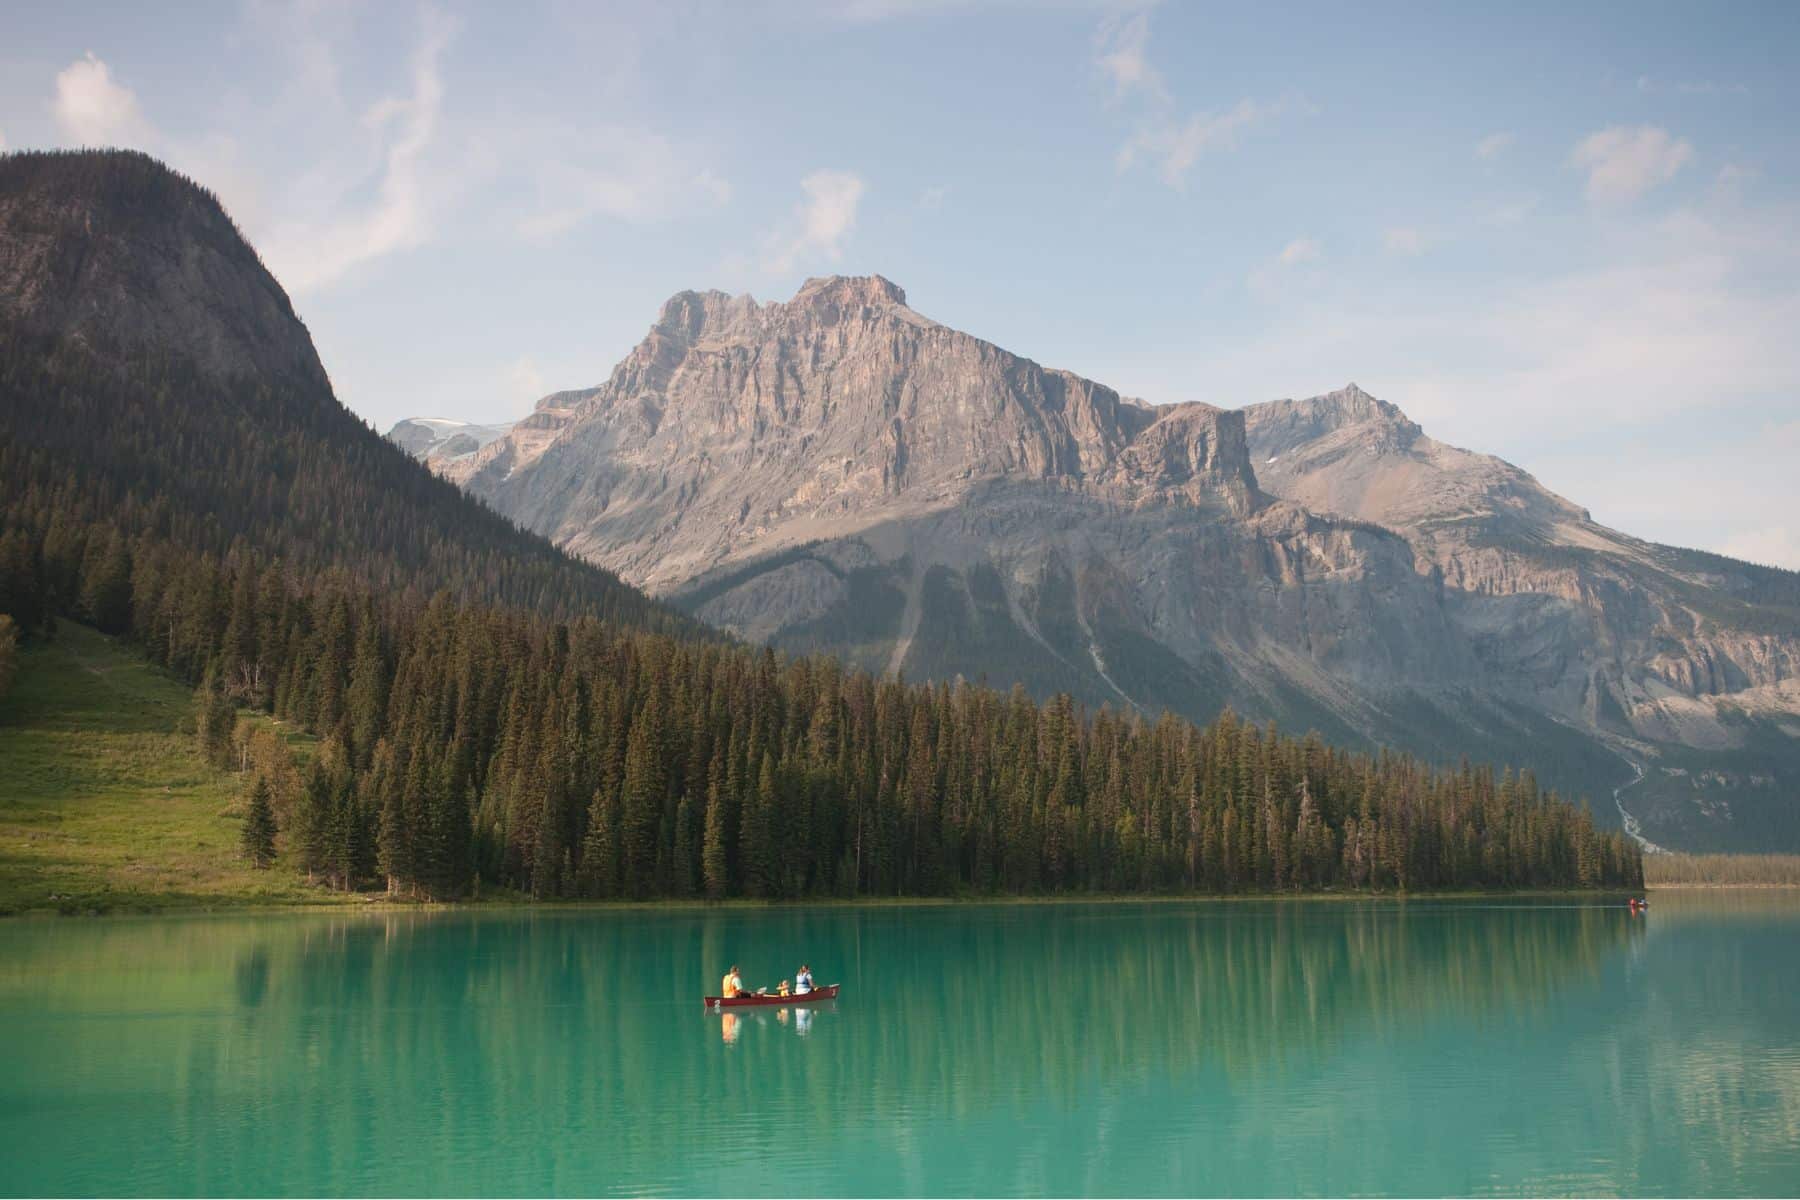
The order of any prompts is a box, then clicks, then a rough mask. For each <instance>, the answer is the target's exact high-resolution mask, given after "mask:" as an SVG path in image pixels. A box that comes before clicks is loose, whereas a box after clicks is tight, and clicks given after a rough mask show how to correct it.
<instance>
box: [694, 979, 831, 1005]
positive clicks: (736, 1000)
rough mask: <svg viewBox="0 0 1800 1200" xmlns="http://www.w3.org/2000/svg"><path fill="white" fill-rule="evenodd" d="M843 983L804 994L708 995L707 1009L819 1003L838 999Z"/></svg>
mask: <svg viewBox="0 0 1800 1200" xmlns="http://www.w3.org/2000/svg"><path fill="white" fill-rule="evenodd" d="M841 986H843V985H842V984H836V983H833V984H829V985H827V986H825V987H822V988H814V989H813V990H812V991H810V992H808V993H806V995H804V996H733V997H732V998H731V999H729V1000H727V999H725V997H723V996H708V997H707V998H706V1007H707V1011H709V1012H710V1011H713V1010H715V1009H726V1008H785V1007H787V1006H788V1005H790V1004H817V1003H818V1002H819V1001H821V1000H836V999H837V994H838V988H839V987H841Z"/></svg>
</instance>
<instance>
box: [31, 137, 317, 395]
mask: <svg viewBox="0 0 1800 1200" xmlns="http://www.w3.org/2000/svg"><path fill="white" fill-rule="evenodd" d="M74 161H75V158H74V156H64V155H55V154H18V155H13V156H10V157H8V158H6V159H5V160H4V167H3V169H4V171H5V176H6V180H5V182H6V186H5V187H4V188H0V324H5V325H6V326H8V327H9V328H11V329H14V330H18V331H21V332H25V333H28V334H41V335H44V336H47V337H67V338H71V339H73V340H75V341H77V342H79V343H81V344H84V345H86V346H88V347H90V348H95V349H98V350H100V351H102V354H101V356H100V357H101V358H102V360H105V359H106V358H108V357H109V355H108V354H107V353H106V352H107V351H111V350H114V349H118V350H127V351H136V350H145V349H149V350H153V351H155V352H157V353H163V354H168V355H170V356H171V357H176V358H182V359H185V360H187V361H190V362H192V363H193V364H195V365H196V366H198V367H199V368H200V369H201V370H203V371H205V372H207V373H209V374H212V375H216V376H220V377H225V378H230V377H245V378H252V377H254V378H259V379H265V380H266V379H275V378H282V377H289V378H299V379H303V380H304V381H306V382H308V383H313V384H317V385H319V386H321V387H328V386H329V384H328V383H327V381H326V378H325V370H324V368H323V367H322V366H321V365H320V364H319V358H318V354H317V353H316V352H315V351H314V349H313V344H312V338H311V337H310V336H308V334H307V332H306V327H305V326H304V325H302V324H301V322H300V320H299V318H298V317H297V316H296V315H295V314H294V310H293V306H292V305H291V304H289V303H288V298H287V296H286V294H285V293H283V292H282V290H281V287H280V286H279V285H278V284H277V283H276V282H275V280H274V278H273V277H272V276H270V275H269V273H268V272H267V271H265V270H263V268H262V264H261V262H259V261H258V259H257V257H256V252H255V251H253V250H252V249H251V248H250V246H249V244H248V243H247V242H245V241H244V239H243V238H242V237H240V236H239V234H238V232H237V230H236V228H235V227H234V226H233V225H232V223H231V220H230V218H229V217H227V216H226V215H225V212H224V210H223V209H222V208H220V207H219V206H218V204H217V203H216V202H215V201H213V200H212V198H211V197H210V195H208V194H207V193H205V192H204V191H203V190H202V189H200V188H199V187H197V186H195V185H194V184H192V183H190V182H188V181H187V180H184V179H182V178H180V177H179V176H177V175H175V174H174V173H173V172H171V171H169V170H168V169H167V168H165V167H163V166H162V165H161V164H159V163H157V162H156V161H155V160H154V159H151V158H149V157H147V156H145V155H142V154H138V153H136V152H133V151H124V150H115V151H106V152H103V153H90V154H85V155H82V156H80V161H79V162H78V164H77V165H75V166H71V162H74ZM75 170H79V171H84V172H87V173H90V174H91V176H92V177H93V180H94V186H92V187H87V188H72V187H70V186H69V184H68V181H69V175H70V173H71V171H75ZM96 206H99V207H101V208H103V209H104V211H103V213H98V214H97V213H96Z"/></svg>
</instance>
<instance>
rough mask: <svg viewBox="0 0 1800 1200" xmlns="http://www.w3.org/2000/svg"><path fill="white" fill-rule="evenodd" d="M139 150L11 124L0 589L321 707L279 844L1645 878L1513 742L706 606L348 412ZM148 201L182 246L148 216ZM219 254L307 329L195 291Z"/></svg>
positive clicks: (508, 871) (514, 880) (1105, 879)
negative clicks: (110, 314)
mask: <svg viewBox="0 0 1800 1200" xmlns="http://www.w3.org/2000/svg"><path fill="white" fill-rule="evenodd" d="M22 160H24V161H25V164H26V166H28V167H29V168H30V169H29V170H25V169H23V168H22V167H21V165H20V164H21V161H22ZM40 160H47V161H49V162H50V164H51V165H52V166H54V165H55V164H56V163H59V162H60V163H66V164H71V165H70V169H69V171H68V172H67V177H66V178H63V179H61V180H60V182H59V180H58V178H57V177H56V176H55V172H54V171H51V170H50V169H49V168H48V167H46V166H45V161H40ZM113 161H116V162H117V164H118V171H117V172H116V173H109V171H108V170H107V169H105V166H106V164H107V163H108V162H113ZM148 162H149V160H145V159H142V158H141V156H133V155H110V156H109V155H94V156H62V157H60V158H56V157H47V156H15V157H14V158H9V159H0V217H4V222H3V223H0V272H3V273H4V275H5V278H6V279H7V280H9V281H11V284H12V285H14V286H17V287H18V288H19V289H20V293H19V294H20V295H22V296H24V297H25V298H26V301H27V302H26V303H24V304H23V305H17V304H15V305H13V306H11V307H8V308H4V309H0V397H3V399H4V403H0V612H4V613H7V614H9V615H11V616H13V617H14V618H15V619H16V620H17V622H18V624H19V625H20V626H21V628H22V629H23V631H24V633H25V634H26V636H28V637H45V636H50V635H51V633H52V630H53V627H54V622H55V618H56V617H57V616H71V617H78V618H79V619H81V620H84V621H87V622H90V623H92V624H94V625H95V626H97V627H98V628H100V629H101V630H102V631H105V632H109V633H117V634H123V635H127V636H129V638H130V639H131V640H132V641H133V642H135V643H136V644H137V645H138V646H139V647H140V648H141V649H142V650H143V652H144V653H146V654H147V655H149V656H150V658H152V659H153V660H154V661H156V662H157V663H160V664H162V665H164V666H167V667H169V668H170V669H172V670H173V671H175V672H176V673H177V674H178V675H179V676H181V677H182V678H184V679H186V680H189V681H191V682H193V683H195V684H197V685H199V686H200V687H201V688H202V690H203V697H202V706H201V708H202V714H203V715H202V720H201V728H202V730H203V731H205V730H207V729H209V728H213V727H216V725H217V720H216V719H215V717H216V714H218V713H220V712H221V711H223V713H224V714H225V715H226V716H227V717H229V715H230V711H231V709H232V707H233V706H246V707H250V708H253V709H260V710H264V711H267V712H270V713H273V714H275V715H276V716H278V717H280V718H282V719H284V720H288V721H292V722H295V723H298V724H299V725H301V726H303V727H305V728H307V729H309V730H312V731H314V732H316V733H317V734H319V735H320V736H321V737H322V738H323V739H324V744H323V746H322V747H321V751H320V754H319V755H318V761H317V766H316V769H315V770H313V771H312V772H311V774H310V778H308V779H307V780H305V781H304V783H303V784H302V785H301V787H300V793H301V794H300V795H298V796H296V797H294V798H292V803H291V804H286V803H284V804H283V805H282V806H281V811H283V812H284V813H285V814H286V816H287V823H286V827H285V828H284V829H282V831H281V834H280V836H279V839H278V843H277V852H278V861H280V862H285V863H288V864H297V865H300V866H303V867H304V868H306V869H307V870H308V871H309V872H311V873H313V874H314V875H316V876H319V877H322V878H325V879H328V880H331V881H333V882H335V883H336V884H337V885H338V886H340V887H352V888H356V887H366V886H371V885H375V884H377V883H384V884H385V886H386V887H387V888H388V889H389V890H390V891H393V892H396V893H400V894H410V895H421V896H430V897H434V898H454V897H460V896H464V895H467V894H469V893H470V892H471V891H472V890H474V888H475V887H476V886H477V881H478V880H479V881H483V882H485V883H488V884H501V885H507V886H512V887H517V888H519V889H522V890H524V891H527V892H529V893H530V894H531V895H533V896H536V897H540V898H550V897H569V896H590V897H611V896H621V897H633V898H643V897H657V896H701V895H705V896H713V897H724V896H752V897H799V896H816V895H901V894H904V895H927V894H945V893H953V892H958V891H963V890H978V891H989V890H994V891H1006V892H1040V891H1044V892H1057V891H1074V890H1108V891H1134V890H1146V889H1181V888H1199V889H1207V890H1219V891H1236V890H1247V889H1258V890H1301V889H1316V888H1324V887H1342V888H1378V889H1393V888H1408V889H1419V888H1443V887H1454V886H1495V887H1513V886H1521V887H1522V886H1636V885H1637V884H1638V883H1639V882H1640V881H1641V866H1640V863H1639V860H1638V857H1637V853H1636V851H1635V849H1634V848H1633V847H1631V846H1630V845H1629V844H1628V843H1627V842H1626V841H1625V840H1624V838H1623V835H1619V834H1602V833H1599V832H1597V831H1596V830H1595V829H1594V827H1593V824H1592V822H1591V821H1590V820H1589V818H1588V816H1587V814H1586V813H1584V812H1582V811H1580V810H1578V809H1576V808H1573V807H1571V806H1569V805H1568V804H1566V803H1563V802H1561V801H1559V800H1557V799H1556V798H1555V797H1553V796H1546V795H1544V794H1542V793H1540V792H1539V790H1538V789H1537V787H1536V786H1535V784H1534V782H1533V781H1532V780H1531V778H1530V777H1529V776H1522V777H1514V776H1512V775H1510V774H1501V775H1499V776H1496V775H1495V774H1493V773H1492V772H1491V771H1488V770H1477V769H1474V768H1467V767H1465V768H1463V769H1461V770H1458V771H1453V772H1447V773H1446V772H1441V771H1436V770H1432V769H1429V768H1427V767H1426V766H1424V765H1421V764H1420V763H1418V762H1416V761H1413V760H1410V759H1407V758H1403V757H1382V758H1379V759H1371V758H1368V757H1363V756H1358V755H1351V754H1345V753H1342V752H1339V751H1334V750H1332V749H1330V748H1328V747H1326V746H1325V745H1323V744H1321V743H1320V742H1319V741H1318V740H1317V739H1310V738H1309V739H1305V740H1301V739H1294V738H1287V737H1280V736H1278V735H1277V734H1276V733H1275V731H1274V730H1273V729H1266V730H1265V729H1258V728H1252V727H1248V726H1245V725H1243V724H1241V723H1240V722H1238V721H1237V720H1236V719H1234V718H1232V717H1231V716H1229V715H1226V716H1225V717H1222V718H1221V719H1220V720H1219V721H1218V722H1216V723H1215V724H1213V725H1211V726H1209V727H1207V728H1205V729H1201V728H1198V727H1196V726H1194V725H1192V724H1189V723H1187V722H1184V721H1181V720H1178V719H1175V718H1173V717H1165V718H1164V719H1162V720H1160V721H1157V722H1154V723H1150V722H1146V721H1145V720H1143V719H1142V718H1140V717H1138V716H1136V715H1131V716H1118V715H1115V714H1112V713H1110V712H1106V711H1102V712H1100V713H1098V714H1094V715H1092V716H1091V717H1090V716H1089V715H1087V714H1084V713H1083V712H1081V711H1080V710H1078V709H1077V708H1076V706H1075V705H1074V704H1073V703H1072V702H1071V701H1070V700H1068V699H1067V698H1066V697H1063V698H1058V699H1055V700H1052V701H1050V702H1048V703H1044V704H1039V703H1037V702H1035V701H1033V700H1031V699H1030V698H1028V697H1027V696H1026V695H1025V694H1024V693H1023V692H1022V691H1014V692H1013V693H1012V694H1011V695H1006V694H1002V693H999V692H995V691H991V690H988V689H986V688H980V687H969V686H961V685H959V686H956V687H949V686H939V687H935V688H931V687H919V686H907V685H905V684H903V683H901V682H899V681H896V680H888V679H881V678H877V677H875V676H873V675H870V674H867V673H862V672H853V671H846V670H844V669H843V668H842V667H841V666H840V665H838V664H836V663H834V662H833V661H831V660H828V659H822V658H818V659H796V660H789V661H782V660H778V659H777V658H776V657H775V656H774V655H773V654H771V653H769V652H768V651H765V650H755V649H749V648H742V647H736V646H732V645H727V644H724V643H722V642H721V641H719V640H717V639H714V638H712V637H711V636H710V635H708V634H707V633H706V632H705V631H704V630H703V629H701V627H699V626H697V625H694V624H692V623H690V622H688V621H687V620H686V619H684V618H681V617H679V616H676V615H674V614H672V613H670V612H669V611H668V610H666V609H664V608H662V607H660V606H658V605H656V604H654V603H652V602H651V601H649V600H647V599H646V598H645V597H643V596H642V595H641V594H640V593H638V592H636V591H634V590H632V589H630V588H627V587H625V586H624V585H622V584H620V583H619V582H618V581H617V580H616V579H615V578H613V577H612V576H610V575H608V574H606V573H605V572H602V571H598V570H595V569H594V568H591V567H588V566H585V565H582V564H580V563H577V562H575V561H573V560H571V559H569V558H567V557H566V556H564V555H563V554H561V553H560V552H559V551H557V550H555V549H553V548H552V547H551V546H549V545H548V544H547V543H545V542H543V541H541V540H539V539H537V538H535V537H531V536H529V535H526V534H524V533H521V532H520V531H518V530H517V529H515V528H513V527H511V526H510V525H508V524H507V523H506V522H504V521H502V520H501V519H500V518H498V517H496V516H495V515H494V514H492V513H490V512H488V511H486V510H485V509H483V508H482V507H480V506H479V505H478V504H476V503H475V502H473V501H471V500H469V499H467V498H465V497H463V496H461V495H459V494H458V493H456V492H455V491H454V489H452V488H451V487H450V486H449V485H448V484H445V483H442V482H440V481H438V480H435V479H433V478H431V477H430V475H429V474H428V473H427V472H426V470H425V469H424V468H423V467H421V466H419V465H418V464H416V463H414V462H412V461H411V460H410V459H408V458H407V457H406V456H405V455H404V454H403V453H402V452H401V451H399V450H398V449H395V448H393V447H391V446H389V445H387V444H386V443H384V442H383V441H382V440H381V439H380V438H378V437H377V436H376V435H375V434H374V432H373V431H371V430H369V429H367V428H366V427H365V426H364V425H362V423H361V422H360V421H357V420H356V418H355V417H353V416H352V415H351V414H349V413H348V412H347V411H346V410H344V409H343V408H342V407H341V406H340V405H339V404H338V403H337V402H336V400H335V399H334V398H333V397H332V396H331V394H330V391H329V388H328V385H326V384H325V383H324V381H323V373H322V371H321V372H319V374H318V376H317V377H316V378H315V377H314V376H313V373H312V371H310V370H308V369H303V367H304V363H305V362H306V361H309V360H308V358H307V355H310V342H308V343H307V344H306V346H305V349H306V355H300V356H299V357H298V358H297V359H296V358H295V355H297V354H298V351H296V350H294V349H293V346H292V345H290V344H289V343H290V342H291V341H292V339H293V338H294V337H299V338H302V339H304V330H303V329H299V327H298V323H297V321H294V320H293V318H292V314H291V310H287V309H286V308H285V306H286V299H285V297H284V296H280V295H279V288H275V292H274V295H275V296H276V297H278V298H279V303H276V301H275V300H272V299H270V298H269V295H268V289H269V288H271V287H274V283H273V280H272V279H269V278H268V277H267V274H266V272H263V271H262V268H261V266H260V264H258V263H256V262H255V259H254V255H253V253H251V252H250V251H249V249H248V247H247V246H245V245H244V244H243V243H242V241H241V239H238V238H237V235H236V232H235V230H233V229H231V228H230V226H229V222H228V221H225V219H224V217H223V214H222V212H220V211H219V210H218V208H217V205H216V203H214V202H212V201H211V199H210V197H206V196H205V195H204V193H201V192H199V191H198V189H195V188H193V187H192V185H191V184H188V183H187V182H186V181H183V180H180V179H179V178H178V177H176V176H174V175H172V174H170V173H168V172H166V171H163V170H162V169H161V168H160V167H157V166H155V164H149V166H146V164H147V163H148ZM96 163H98V164H100V165H99V166H96V165H95V164H96ZM46 172H48V174H47V173H46ZM59 188H61V189H62V190H59ZM21 196H23V197H24V198H25V199H26V200H27V201H31V203H23V202H21V199H20V197H21ZM196 197H199V198H200V200H204V202H205V203H204V204H199V201H197V200H196ZM196 204H199V208H197V209H196V208H195V205H196ZM159 206H160V207H159ZM165 209H166V210H167V212H168V213H169V214H171V215H170V216H169V217H168V221H169V222H170V223H171V225H170V228H174V229H177V230H179V229H180V228H183V227H184V225H183V222H186V223H187V224H193V225H194V226H195V229H196V230H197V232H195V233H194V235H193V236H194V237H196V238H201V239H203V240H204V244H205V246H206V247H209V249H208V254H209V255H210V257H206V258H205V259H204V262H205V264H207V265H205V268H204V269H190V267H191V261H192V259H193V253H190V251H192V249H193V248H192V246H189V245H188V244H186V243H183V242H181V241H180V239H179V238H176V239H175V241H174V243H173V244H169V245H165V242H168V240H169V239H168V237H167V236H162V237H158V236H151V235H152V234H154V233H155V232H156V230H157V229H162V227H161V226H157V225H156V224H155V220H154V218H156V216H157V214H158V213H159V212H161V211H163V210H165ZM146 221H149V222H150V223H151V225H152V229H151V230H150V231H148V232H146V231H145V230H143V229H141V228H139V226H140V225H142V224H143V223H144V222H146ZM221 223H222V224H221ZM121 227H123V228H125V229H126V231H127V232H129V233H130V234H131V236H129V237H127V236H124V235H122V234H120V232H119V229H120V228H121ZM46 231H48V232H46ZM162 233H163V234H164V235H167V234H168V229H162ZM46 239H48V240H47V241H46ZM46 247H47V248H46ZM158 255H161V256H162V257H161V258H159V257H158ZM33 263H41V264H50V265H48V266H43V267H42V269H41V270H38V272H37V274H35V275H34V274H31V272H30V271H29V270H26V269H25V268H30V267H31V265H32V264H33ZM21 264H24V267H21ZM109 264H110V265H109ZM171 264H174V265H171ZM178 266H179V267H180V271H181V272H184V273H182V274H181V275H180V278H179V279H178V280H177V281H176V282H178V283H179V284H180V286H179V287H177V286H175V284H174V283H171V282H170V279H169V278H168V275H167V273H168V272H170V271H175V270H177V267H178ZM221 272H223V273H224V279H225V281H226V282H222V283H220V284H219V285H218V286H219V287H220V288H221V289H222V290H221V291H220V293H219V294H220V295H227V296H229V295H240V294H241V295H242V296H246V297H254V298H256V300H255V303H256V304H257V305H260V306H261V308H262V309H264V310H267V311H268V312H269V313H272V314H273V315H272V316H271V317H270V318H269V319H270V320H275V321H278V322H279V321H280V320H287V321H290V322H293V328H290V329H285V330H276V331H274V333H271V332H270V331H269V330H267V329H260V328H248V329H247V328H244V327H243V324H242V323H243V321H244V319H245V313H246V312H247V311H249V310H247V309H245V308H243V307H242V305H240V306H237V307H233V306H231V305H219V304H216V303H214V302H213V301H214V300H215V299H216V297H210V294H209V296H202V297H200V298H198V299H196V297H195V295H194V294H193V285H192V280H193V278H195V277H199V278H203V279H204V278H213V277H217V276H219V275H220V273H221ZM240 274H242V275H243V277H242V278H240V277H239V276H240ZM59 289H60V291H59ZM70 289H74V290H75V291H77V292H79V297H78V299H79V300H80V302H76V301H73V300H67V297H65V298H64V300H58V299H57V297H58V296H59V295H61V293H62V292H67V291H69V290H70ZM159 296H161V297H163V299H162V300H161V301H156V302H158V303H170V304H176V303H179V304H186V305H188V306H189V308H190V310H191V311H190V316H191V320H190V321H189V322H187V323H182V324H179V326H178V327H177V328H174V329H173V330H172V331H171V330H165V326H164V324H163V323H162V322H161V321H160V318H156V317H154V315H153V314H146V313H145V312H144V311H142V309H143V308H144V306H145V305H146V304H149V303H151V302H152V301H155V300H156V298H157V297H159ZM14 299H17V297H14ZM64 301H67V302H64ZM249 303H251V301H250V300H245V301H244V304H249ZM109 307H110V308H112V309H114V310H116V314H117V319H115V320H107V319H104V318H105V316H106V313H105V310H106V309H107V308H109ZM96 308H98V309H99V310H100V317H98V318H97V317H96V316H95V312H96ZM284 312H285V313H286V316H285V317H283V316H282V313H284ZM59 313H60V314H66V316H65V317H58V316H57V314H59ZM56 320H64V324H65V326H66V328H65V329H64V332H62V333H58V331H57V329H56V328H55V327H54V326H55V321H56ZM207 321H212V322H213V325H212V326H211V327H210V332H206V331H205V330H202V331H201V332H202V333H204V334H205V336H201V335H200V334H197V333H196V332H195V329H194V328H193V323H194V322H201V323H204V322H207ZM296 330H298V332H297V333H296V332H295V331H296ZM159 338H160V339H162V340H161V341H159V340H158V339H159ZM289 360H294V361H299V362H301V363H302V364H303V367H302V368H301V369H290V368H289V367H287V366H282V365H279V364H281V363H285V362H288V361H289ZM267 363H275V364H277V365H275V366H269V365H267Z"/></svg>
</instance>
